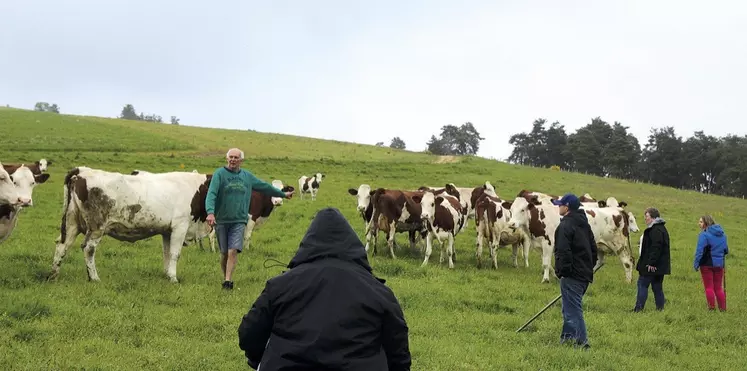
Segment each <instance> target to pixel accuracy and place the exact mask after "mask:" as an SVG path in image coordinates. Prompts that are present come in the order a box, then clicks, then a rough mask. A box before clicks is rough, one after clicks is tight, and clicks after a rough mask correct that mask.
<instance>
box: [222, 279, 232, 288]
mask: <svg viewBox="0 0 747 371" xmlns="http://www.w3.org/2000/svg"><path fill="white" fill-rule="evenodd" d="M223 289H224V290H233V281H223Z"/></svg>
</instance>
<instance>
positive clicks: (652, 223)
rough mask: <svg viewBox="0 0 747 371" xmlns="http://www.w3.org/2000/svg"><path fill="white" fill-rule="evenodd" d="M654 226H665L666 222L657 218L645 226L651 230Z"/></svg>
mask: <svg viewBox="0 0 747 371" xmlns="http://www.w3.org/2000/svg"><path fill="white" fill-rule="evenodd" d="M656 224H667V221H666V220H664V219H662V218H661V217H658V218H656V219H654V220H652V221H651V224H649V225H647V226H646V228H651V227H653V226H654V225H656Z"/></svg>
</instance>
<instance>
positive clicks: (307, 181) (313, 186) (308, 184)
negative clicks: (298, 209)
mask: <svg viewBox="0 0 747 371" xmlns="http://www.w3.org/2000/svg"><path fill="white" fill-rule="evenodd" d="M322 180H324V174H322V173H316V175H314V176H311V177H308V176H306V175H303V176H301V177H300V178H298V189H299V190H300V192H301V199H302V200H303V195H304V194H305V193H310V194H311V200H312V201H314V200H316V194H317V193H318V192H319V185H320V184H321V183H322Z"/></svg>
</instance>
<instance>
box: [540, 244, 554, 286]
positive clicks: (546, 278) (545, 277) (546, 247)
mask: <svg viewBox="0 0 747 371" xmlns="http://www.w3.org/2000/svg"><path fill="white" fill-rule="evenodd" d="M551 258H552V245H550V244H549V243H547V241H542V271H543V272H542V283H545V282H550V268H551V266H550V259H551ZM553 274H555V272H554V271H553Z"/></svg>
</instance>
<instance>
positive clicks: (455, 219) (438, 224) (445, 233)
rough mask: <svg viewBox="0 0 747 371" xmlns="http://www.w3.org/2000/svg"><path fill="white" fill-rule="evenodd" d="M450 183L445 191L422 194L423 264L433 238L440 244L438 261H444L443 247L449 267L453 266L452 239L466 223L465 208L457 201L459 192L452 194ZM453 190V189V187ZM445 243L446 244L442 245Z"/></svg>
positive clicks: (426, 259) (429, 254)
mask: <svg viewBox="0 0 747 371" xmlns="http://www.w3.org/2000/svg"><path fill="white" fill-rule="evenodd" d="M450 188H451V185H447V188H446V191H445V192H443V193H440V194H438V195H437V194H436V192H433V191H426V192H425V194H423V196H422V198H421V200H420V205H421V209H422V211H421V214H420V218H421V219H422V222H423V224H424V229H425V230H426V235H425V258H424V259H423V264H422V265H421V266H425V265H427V264H428V260H429V259H430V257H431V251H432V250H433V238H436V240H437V241H438V242H439V244H440V245H441V257H440V259H439V263H443V261H444V247H446V254H447V255H448V261H449V268H454V259H453V256H454V239H455V238H456V236H457V235H458V234H459V233H460V232H462V231H464V229H465V228H466V225H467V214H468V213H469V212H468V211H467V209H466V208H465V207H464V206H463V205H462V203H461V202H460V201H459V193H458V192H453V193H456V195H453V193H452V192H451V190H452V189H453V188H451V189H450ZM454 190H455V189H454ZM445 243H447V245H444V244H445Z"/></svg>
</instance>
